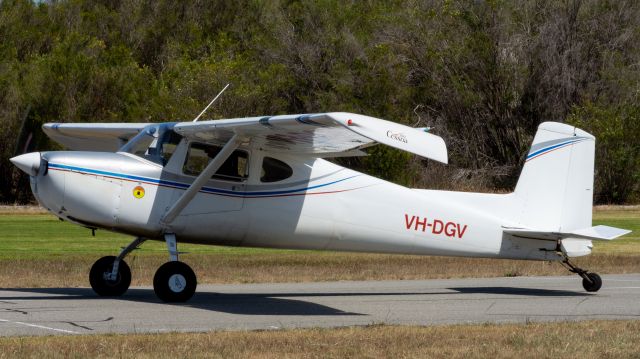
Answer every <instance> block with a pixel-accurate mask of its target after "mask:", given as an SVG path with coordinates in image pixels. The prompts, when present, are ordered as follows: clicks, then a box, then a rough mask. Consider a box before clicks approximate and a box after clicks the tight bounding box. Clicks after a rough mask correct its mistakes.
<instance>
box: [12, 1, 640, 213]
mask: <svg viewBox="0 0 640 359" xmlns="http://www.w3.org/2000/svg"><path fill="white" fill-rule="evenodd" d="M639 24H640V3H638V2H636V1H631V0H629V1H624V0H602V1H589V0H584V1H580V0H566V1H553V0H549V1H547V0H534V1H500V0H493V1H489V0H486V1H471V0H469V1H462V0H461V1H449V0H443V1H333V0H318V1H313V2H311V1H284V0H282V1H265V2H262V1H256V0H235V1H188V2H187V1H167V0H155V1H148V0H132V1H122V2H121V1H117V0H112V1H83V0H72V1H53V2H48V1H44V2H32V1H28V0H19V1H13V0H9V1H7V0H1V1H0V173H2V176H1V177H0V202H14V201H29V200H30V199H31V196H30V194H29V193H28V191H27V186H26V179H25V178H24V176H21V175H20V174H19V173H18V171H16V170H14V169H13V168H12V166H11V165H10V163H9V162H8V158H9V157H11V156H12V155H14V154H16V153H20V152H22V151H24V150H25V148H24V147H25V145H26V144H30V147H31V148H37V149H49V148H52V147H54V144H52V143H49V141H48V140H47V139H46V138H44V136H43V135H42V133H41V131H38V130H37V129H38V128H39V126H40V125H41V124H42V123H45V122H52V121H56V122H72V121H73V122H103V121H137V122H144V121H149V122H156V121H167V120H180V119H183V120H188V119H191V118H193V117H195V115H196V114H197V113H199V111H200V110H201V109H202V108H203V107H204V105H206V103H207V102H208V100H209V99H210V98H211V97H212V96H214V95H215V94H216V93H217V92H218V91H219V90H220V89H221V88H222V87H223V86H224V84H226V83H228V82H230V83H231V84H232V87H231V88H230V90H228V91H227V92H226V93H225V95H224V96H223V97H222V99H221V100H220V102H219V103H217V104H216V105H215V106H214V108H213V109H212V110H211V111H210V112H209V113H208V115H207V116H208V117H209V118H220V117H241V116H247V115H262V114H281V113H307V112H322V111H350V112H358V113H363V114H367V115H371V116H376V117H381V118H385V119H389V120H393V121H397V122H401V123H405V124H408V125H416V126H420V127H424V126H431V127H434V130H433V131H434V132H435V133H437V134H438V135H440V136H442V137H444V138H445V140H446V142H447V144H448V147H449V152H450V162H451V165H450V166H441V165H438V164H436V163H433V162H428V163H427V162H424V161H422V160H419V159H417V158H415V157H413V156H409V155H406V154H404V153H399V152H398V151H395V150H390V149H388V148H382V147H379V148H376V149H375V150H373V151H372V153H371V156H369V157H368V158H365V159H349V160H344V161H345V163H348V164H349V165H351V166H355V167H356V168H358V169H361V170H365V171H370V172H371V173H374V174H376V175H380V176H383V177H384V178H387V179H390V180H393V181H396V182H400V183H402V184H408V185H416V186H424V187H431V188H434V187H435V188H448V189H463V190H466V189H476V190H477V189H480V190H483V189H485V190H487V189H488V190H508V189H510V188H511V187H512V186H513V184H514V182H515V179H517V176H518V173H519V170H520V166H521V164H522V162H523V159H524V154H525V153H526V151H527V149H528V147H529V144H530V141H531V137H532V135H533V134H534V133H535V129H536V127H537V125H538V124H539V123H540V122H542V121H546V120H554V121H569V122H571V123H575V124H577V125H579V126H582V127H584V128H585V129H586V130H588V131H592V133H594V135H596V136H597V137H598V139H599V142H598V144H597V151H598V162H597V175H596V200H597V201H599V202H617V203H624V202H630V201H637V200H638V199H639V198H640V194H639V193H640V188H639V185H638V182H639V179H640V140H638V138H640V118H639V117H640V101H638V100H639V97H640V67H639V63H638V61H639V60H638V59H640V26H639ZM32 136H33V137H32Z"/></svg>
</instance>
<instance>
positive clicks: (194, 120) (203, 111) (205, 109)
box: [193, 84, 231, 122]
mask: <svg viewBox="0 0 640 359" xmlns="http://www.w3.org/2000/svg"><path fill="white" fill-rule="evenodd" d="M229 85H231V84H227V86H225V87H224V88H223V89H222V91H220V92H219V93H218V95H216V97H214V98H213V100H211V102H209V104H208V105H207V107H205V108H204V110H202V112H200V114H199V115H198V116H196V118H194V119H193V122H196V121H198V119H199V118H200V116H202V115H204V113H205V112H207V110H208V109H209V107H211V105H213V103H214V102H216V100H217V99H218V97H220V95H222V93H223V92H224V90H226V89H227V87H229Z"/></svg>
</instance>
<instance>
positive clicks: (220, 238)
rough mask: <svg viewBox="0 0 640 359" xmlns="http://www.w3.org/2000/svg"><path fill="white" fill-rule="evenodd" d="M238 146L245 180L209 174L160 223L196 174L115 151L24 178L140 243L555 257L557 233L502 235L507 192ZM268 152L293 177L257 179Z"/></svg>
mask: <svg viewBox="0 0 640 359" xmlns="http://www.w3.org/2000/svg"><path fill="white" fill-rule="evenodd" d="M247 152H248V160H247V166H248V171H247V172H248V176H247V177H246V178H243V179H242V180H241V181H237V180H236V181H227V180H225V179H220V178H212V179H210V180H209V181H208V182H207V184H206V185H205V186H204V187H203V188H202V189H201V190H200V191H199V192H198V193H197V195H196V196H195V197H194V199H193V200H192V201H190V203H189V204H188V205H187V206H186V207H185V208H184V210H182V211H181V212H180V215H179V216H178V217H177V218H176V219H175V220H173V221H172V222H171V223H168V224H167V223H163V222H162V217H163V215H164V214H165V213H166V212H167V211H168V210H169V208H170V207H171V206H172V204H173V203H175V202H176V201H177V200H178V198H180V196H181V195H182V194H183V193H184V192H185V190H186V189H187V188H188V187H189V185H190V184H191V183H192V182H193V181H194V179H195V175H193V176H192V175H187V174H185V173H183V171H182V170H181V168H183V166H182V165H181V164H180V163H178V164H177V165H176V164H175V163H174V164H173V165H172V163H171V162H169V163H168V164H167V165H160V164H158V163H155V162H152V161H148V160H146V159H144V158H142V157H139V156H136V155H133V154H130V153H123V152H118V153H109V152H78V151H74V152H45V153H43V155H42V157H43V159H45V160H46V162H47V170H46V171H40V173H38V175H37V176H35V177H31V185H32V189H33V192H34V194H35V196H36V198H37V199H38V201H39V202H40V203H41V205H42V206H44V207H46V208H47V209H49V210H50V211H51V212H52V213H54V214H55V215H57V216H59V217H60V218H63V219H65V220H68V221H71V222H75V223H77V224H80V225H84V226H87V227H91V228H102V229H107V230H111V231H116V232H121V233H126V234H130V235H133V236H141V237H145V238H149V239H157V240H162V239H163V234H164V233H168V232H170V233H174V234H175V235H176V237H177V238H178V240H179V241H180V242H190V243H203V244H213V245H235V246H251V247H269V248H290V249H320V250H338V251H360V252H378V253H404V254H421V255H449V256H469V257H500V258H515V259H540V260H556V259H559V257H558V255H557V253H556V252H555V250H556V246H557V243H556V242H554V241H539V240H527V239H524V238H513V237H510V236H508V235H505V234H503V227H504V226H517V223H514V222H511V221H509V220H508V219H505V216H504V212H505V211H508V197H509V195H484V196H478V195H475V196H467V195H466V194H463V193H455V192H440V191H424V190H414V189H409V188H406V187H402V186H399V185H396V184H393V183H389V182H387V181H384V180H381V179H378V178H375V177H371V176H368V175H366V174H362V173H359V172H356V171H353V170H350V169H347V168H343V167H341V166H338V165H336V164H333V163H331V162H329V161H326V160H323V159H317V158H309V157H295V156H284V155H282V156H278V155H274V154H267V153H263V152H261V151H247ZM267 155H268V156H270V157H275V158H276V159H278V160H279V161H282V162H285V163H286V164H287V165H289V166H290V167H291V168H292V170H293V171H292V175H291V176H290V177H288V178H286V179H284V180H281V181H270V182H266V183H265V182H263V181H261V176H260V173H261V167H260V166H261V164H262V163H264V162H263V161H264V157H265V156H267ZM172 161H174V160H172ZM176 161H177V160H176ZM174 162H175V161H174ZM262 172H264V169H262ZM487 202H491V208H494V210H492V211H488V210H487V208H488V207H487V206H485V205H484V204H485V203H487ZM501 204H504V206H501ZM496 208H502V209H496Z"/></svg>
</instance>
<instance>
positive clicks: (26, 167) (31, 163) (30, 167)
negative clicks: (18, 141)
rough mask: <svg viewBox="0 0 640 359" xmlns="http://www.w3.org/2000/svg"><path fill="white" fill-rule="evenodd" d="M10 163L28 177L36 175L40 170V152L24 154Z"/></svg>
mask: <svg viewBox="0 0 640 359" xmlns="http://www.w3.org/2000/svg"><path fill="white" fill-rule="evenodd" d="M10 161H11V162H12V163H13V164H14V165H15V166H16V167H18V168H19V169H21V170H22V171H24V173H26V174H28V175H29V176H35V175H37V174H38V170H40V152H31V153H25V154H24V155H20V156H16V157H13V158H12V159H10Z"/></svg>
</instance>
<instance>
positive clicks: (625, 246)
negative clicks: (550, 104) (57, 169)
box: [0, 208, 640, 259]
mask: <svg viewBox="0 0 640 359" xmlns="http://www.w3.org/2000/svg"><path fill="white" fill-rule="evenodd" d="M593 223H594V225H598V224H605V225H609V226H613V227H619V228H625V229H630V230H632V231H633V232H632V233H630V234H628V235H626V236H624V237H623V238H619V239H616V240H614V241H610V242H597V243H596V244H595V250H594V252H595V253H636V254H638V253H640V209H638V208H634V209H629V210H625V209H606V210H598V211H596V213H595V215H594V221H593ZM131 239H132V238H131V237H129V236H125V235H121V234H117V233H111V232H108V231H104V230H98V231H96V236H95V237H92V236H91V231H90V230H89V229H86V228H83V227H79V226H76V225H73V224H71V223H67V222H63V221H60V220H58V219H57V218H55V217H54V216H52V215H49V214H19V215H12V214H3V215H0V259H2V258H24V259H29V258H42V257H57V256H60V255H68V254H91V255H93V256H95V257H98V256H99V255H109V254H116V253H117V252H118V250H119V249H120V248H121V247H123V246H126V245H127V244H128V243H129V242H130V241H131ZM180 251H184V252H189V253H202V254H206V253H217V254H255V253H273V252H282V250H270V249H256V248H238V247H220V246H208V245H197V244H182V245H180ZM287 252H299V251H287ZM160 253H162V254H164V253H166V248H165V245H164V243H163V242H159V241H149V242H146V243H145V244H144V245H142V247H141V248H140V249H139V250H138V251H137V252H136V254H137V255H144V254H160Z"/></svg>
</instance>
